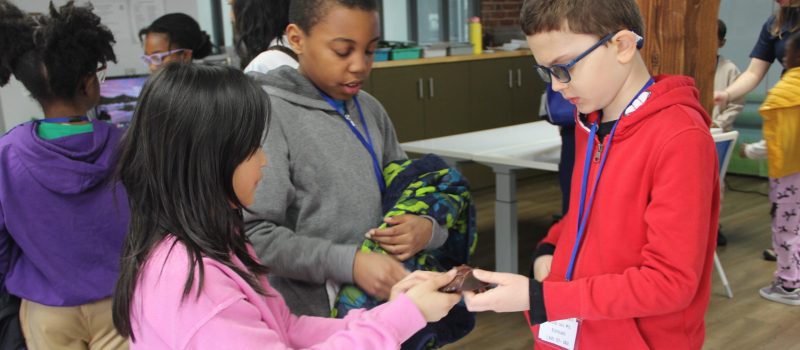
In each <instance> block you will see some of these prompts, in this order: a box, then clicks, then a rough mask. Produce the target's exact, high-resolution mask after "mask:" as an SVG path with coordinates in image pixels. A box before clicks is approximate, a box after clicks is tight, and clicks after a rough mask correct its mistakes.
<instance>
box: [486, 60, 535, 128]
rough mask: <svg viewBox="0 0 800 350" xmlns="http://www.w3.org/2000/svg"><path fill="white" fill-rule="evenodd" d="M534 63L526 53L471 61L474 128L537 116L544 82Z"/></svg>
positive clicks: (491, 126)
mask: <svg viewBox="0 0 800 350" xmlns="http://www.w3.org/2000/svg"><path fill="white" fill-rule="evenodd" d="M533 63H534V61H533V58H531V57H527V56H526V57H516V58H502V59H490V60H480V61H473V62H471V63H470V77H471V78H472V82H471V84H470V96H472V98H470V105H471V110H472V116H473V122H472V126H473V127H474V129H473V130H483V129H490V128H498V127H502V126H508V125H514V124H520V123H529V122H533V121H537V120H539V101H540V100H541V96H542V92H543V91H544V82H542V80H541V79H540V78H539V77H538V76H537V74H536V71H535V70H534V69H533Z"/></svg>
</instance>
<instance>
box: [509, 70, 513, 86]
mask: <svg viewBox="0 0 800 350" xmlns="http://www.w3.org/2000/svg"><path fill="white" fill-rule="evenodd" d="M513 87H514V73H512V72H511V70H510V69H509V70H508V88H509V89H510V88H513Z"/></svg>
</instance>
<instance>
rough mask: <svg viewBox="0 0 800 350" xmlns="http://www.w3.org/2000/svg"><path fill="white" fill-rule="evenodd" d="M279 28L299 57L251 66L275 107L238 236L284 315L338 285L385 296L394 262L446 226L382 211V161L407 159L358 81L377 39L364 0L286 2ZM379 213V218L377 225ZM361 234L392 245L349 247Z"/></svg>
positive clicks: (400, 273) (308, 311)
mask: <svg viewBox="0 0 800 350" xmlns="http://www.w3.org/2000/svg"><path fill="white" fill-rule="evenodd" d="M289 21H290V22H291V24H290V25H289V26H288V27H287V29H286V36H287V39H288V42H289V44H290V45H291V46H292V49H293V50H294V51H295V52H296V53H297V55H298V59H299V62H300V67H299V68H298V69H297V70H295V69H293V68H290V67H282V68H279V69H276V70H274V71H271V72H269V74H267V75H260V74H257V73H252V74H253V76H254V77H255V78H256V79H257V80H258V81H260V82H261V83H262V84H263V85H264V89H265V90H266V91H267V93H268V94H269V96H270V100H271V103H272V111H273V113H274V114H273V115H272V118H271V121H270V123H271V124H270V126H269V130H270V132H269V133H268V135H267V138H266V141H265V143H264V150H265V151H266V153H267V159H268V162H269V164H268V165H267V166H266V167H265V168H264V181H265V182H266V183H267V184H268V185H265V186H261V187H259V189H258V191H257V193H256V200H255V204H253V206H251V207H250V208H249V209H250V210H251V211H252V213H249V214H247V215H246V217H245V220H246V223H247V235H248V237H249V238H250V240H251V242H252V243H253V246H254V247H255V249H256V252H257V253H258V255H259V257H260V258H261V260H262V261H263V262H264V264H265V265H266V266H268V267H269V268H270V271H271V277H270V282H271V283H272V285H273V286H274V287H275V288H276V289H278V291H280V292H281V294H282V295H283V297H284V298H285V299H286V302H287V304H288V305H289V307H290V308H291V310H292V311H293V312H294V313H297V314H302V315H315V316H328V315H330V310H331V306H332V302H333V299H334V297H335V295H336V292H337V290H338V286H339V285H340V284H343V283H355V284H356V285H358V286H359V287H361V288H362V289H364V290H365V291H366V292H367V293H369V294H370V295H372V296H375V297H377V298H379V299H385V298H386V297H387V296H388V293H389V291H390V289H391V287H392V285H394V284H395V283H396V282H397V281H399V280H400V279H402V278H403V277H404V276H405V275H406V274H407V273H408V272H407V271H406V270H405V269H404V268H403V266H402V264H401V263H400V261H402V260H405V259H407V258H409V257H411V256H413V255H414V254H416V253H417V252H419V251H420V250H423V249H435V248H438V247H439V246H441V245H442V244H443V243H444V241H445V240H446V239H447V230H446V229H445V228H443V227H441V226H440V225H438V224H437V223H435V222H434V221H433V220H432V219H431V218H427V217H419V216H415V215H402V216H398V217H394V218H391V219H385V220H384V219H383V214H384V213H382V210H381V197H382V192H383V191H384V190H385V187H386V185H385V183H384V181H383V176H382V169H383V167H384V166H385V165H386V164H388V163H389V162H392V161H396V160H401V159H405V158H406V155H405V153H404V152H403V151H402V149H400V145H399V143H398V141H397V136H396V135H395V131H394V127H393V126H392V122H391V120H390V119H389V116H388V115H387V114H386V111H385V110H384V109H383V106H381V104H380V103H379V102H378V101H377V100H376V99H375V98H374V97H372V96H370V95H369V94H367V93H365V92H363V91H360V88H361V84H362V82H363V81H364V79H367V77H368V76H369V72H370V69H371V68H372V59H373V53H374V51H375V49H376V46H377V42H378V40H379V38H380V24H379V22H378V13H377V6H376V4H375V1H374V0H359V1H342V0H295V1H292V3H291V5H290V9H289ZM382 220H383V221H384V222H386V223H388V224H389V226H390V227H389V228H386V229H376V228H375V227H377V225H379V224H380V223H381V222H382ZM365 234H367V235H368V236H369V237H371V238H372V239H373V240H375V241H377V242H379V243H380V244H381V245H382V247H383V248H384V249H385V250H387V251H388V252H389V253H390V254H389V255H385V254H378V253H371V252H362V251H358V247H359V246H360V245H361V242H362V241H363V240H364V236H365Z"/></svg>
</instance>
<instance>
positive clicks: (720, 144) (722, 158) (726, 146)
mask: <svg viewBox="0 0 800 350" xmlns="http://www.w3.org/2000/svg"><path fill="white" fill-rule="evenodd" d="M711 136H712V137H713V138H714V144H715V145H716V147H717V157H718V159H719V184H720V186H719V188H720V191H722V189H723V188H725V173H726V172H727V170H728V164H729V163H730V161H731V155H732V154H733V149H734V148H736V147H734V146H735V145H736V139H737V138H738V137H739V132H738V131H729V132H726V133H722V132H714V131H712V134H711ZM720 205H721V203H720ZM714 266H715V267H716V269H717V273H719V278H720V279H721V280H722V286H723V287H725V293H726V294H728V298H733V291H732V290H731V285H730V284H729V283H728V277H727V276H726V275H725V270H723V269H722V263H720V261H719V256H718V255H717V252H716V251H715V252H714Z"/></svg>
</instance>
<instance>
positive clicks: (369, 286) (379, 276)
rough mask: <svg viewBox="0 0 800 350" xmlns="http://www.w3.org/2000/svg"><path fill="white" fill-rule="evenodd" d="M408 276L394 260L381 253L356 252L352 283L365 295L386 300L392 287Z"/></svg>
mask: <svg viewBox="0 0 800 350" xmlns="http://www.w3.org/2000/svg"><path fill="white" fill-rule="evenodd" d="M407 275H408V271H406V269H405V268H404V267H403V265H402V264H400V262H398V261H397V260H396V259H395V258H393V257H391V256H389V255H386V254H381V253H369V252H356V258H355V261H354V262H353V282H355V284H356V285H358V286H359V287H361V289H363V290H364V291H366V292H367V294H369V295H371V296H373V297H375V298H377V299H379V300H386V298H388V297H389V295H390V293H391V291H392V286H394V285H395V284H396V283H397V282H398V281H400V280H402V279H403V278H404V277H406V276H407Z"/></svg>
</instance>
